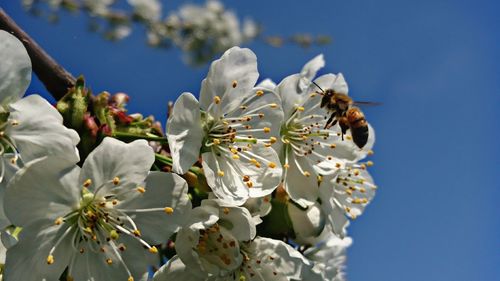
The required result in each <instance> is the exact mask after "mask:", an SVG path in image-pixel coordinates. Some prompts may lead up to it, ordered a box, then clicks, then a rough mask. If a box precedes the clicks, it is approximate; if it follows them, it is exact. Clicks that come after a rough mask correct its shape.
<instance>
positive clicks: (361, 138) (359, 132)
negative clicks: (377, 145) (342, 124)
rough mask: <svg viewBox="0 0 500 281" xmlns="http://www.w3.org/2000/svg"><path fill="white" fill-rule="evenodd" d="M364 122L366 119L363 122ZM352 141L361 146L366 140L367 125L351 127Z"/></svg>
mask: <svg viewBox="0 0 500 281" xmlns="http://www.w3.org/2000/svg"><path fill="white" fill-rule="evenodd" d="M364 123H365V124H366V121H365V122H364ZM351 135H352V141H353V142H354V143H355V144H356V145H357V146H358V147H359V148H363V146H365V144H366V143H367V142H368V125H365V126H361V127H357V128H355V127H351Z"/></svg>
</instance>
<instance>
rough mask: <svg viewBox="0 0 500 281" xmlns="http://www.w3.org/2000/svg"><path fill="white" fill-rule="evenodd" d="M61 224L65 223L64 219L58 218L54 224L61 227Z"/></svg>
mask: <svg viewBox="0 0 500 281" xmlns="http://www.w3.org/2000/svg"><path fill="white" fill-rule="evenodd" d="M61 223H63V218H62V217H58V218H57V219H56V220H55V221H54V224H55V225H61Z"/></svg>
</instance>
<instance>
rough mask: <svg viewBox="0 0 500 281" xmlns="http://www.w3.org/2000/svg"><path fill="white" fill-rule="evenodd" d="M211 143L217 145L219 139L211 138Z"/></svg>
mask: <svg viewBox="0 0 500 281" xmlns="http://www.w3.org/2000/svg"><path fill="white" fill-rule="evenodd" d="M212 143H213V144H215V145H219V144H220V140H219V139H213V140H212Z"/></svg>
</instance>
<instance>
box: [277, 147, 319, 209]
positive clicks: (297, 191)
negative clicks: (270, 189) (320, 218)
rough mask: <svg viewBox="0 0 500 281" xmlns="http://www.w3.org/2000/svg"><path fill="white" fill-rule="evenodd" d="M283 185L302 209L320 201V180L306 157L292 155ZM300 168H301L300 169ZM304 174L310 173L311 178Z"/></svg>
mask: <svg viewBox="0 0 500 281" xmlns="http://www.w3.org/2000/svg"><path fill="white" fill-rule="evenodd" d="M288 164H289V165H290V167H289V168H288V169H287V170H286V172H285V177H284V179H283V184H284V187H285V190H286V191H287V193H288V195H290V198H291V199H292V200H293V201H294V202H296V203H297V204H299V205H300V206H302V207H307V206H311V205H313V204H314V202H316V200H317V199H318V179H317V177H316V173H315V172H314V169H313V167H312V165H311V164H310V163H309V161H308V160H307V159H306V158H305V157H297V156H296V155H295V154H294V153H293V152H292V153H290V155H289V159H288ZM299 167H300V168H299ZM303 172H309V176H306V175H304V173H303Z"/></svg>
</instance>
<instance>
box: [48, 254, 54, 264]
mask: <svg viewBox="0 0 500 281" xmlns="http://www.w3.org/2000/svg"><path fill="white" fill-rule="evenodd" d="M53 263H54V256H53V255H49V256H48V257H47V264H53Z"/></svg>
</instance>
